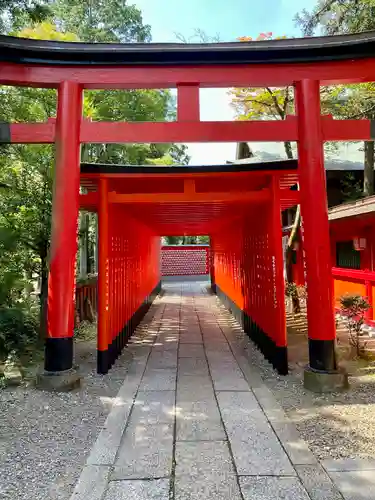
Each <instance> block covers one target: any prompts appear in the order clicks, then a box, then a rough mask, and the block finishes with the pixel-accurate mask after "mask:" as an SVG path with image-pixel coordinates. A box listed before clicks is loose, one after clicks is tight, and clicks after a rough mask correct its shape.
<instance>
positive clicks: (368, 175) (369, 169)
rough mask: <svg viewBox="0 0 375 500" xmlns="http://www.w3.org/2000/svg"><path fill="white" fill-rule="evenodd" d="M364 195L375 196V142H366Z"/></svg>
mask: <svg viewBox="0 0 375 500" xmlns="http://www.w3.org/2000/svg"><path fill="white" fill-rule="evenodd" d="M363 194H364V196H371V195H373V194H374V142H373V141H369V142H365V165H364V170H363Z"/></svg>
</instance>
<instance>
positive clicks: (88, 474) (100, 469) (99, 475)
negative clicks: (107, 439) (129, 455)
mask: <svg viewBox="0 0 375 500" xmlns="http://www.w3.org/2000/svg"><path fill="white" fill-rule="evenodd" d="M109 472H110V468H109V467H108V466H103V465H86V466H85V467H84V469H83V471H82V474H81V477H80V478H79V481H78V483H77V485H76V487H75V488H74V491H73V495H72V500H73V499H74V500H88V499H90V500H102V498H103V494H104V492H105V490H106V488H107V483H108V478H109ZM93 478H95V481H93Z"/></svg>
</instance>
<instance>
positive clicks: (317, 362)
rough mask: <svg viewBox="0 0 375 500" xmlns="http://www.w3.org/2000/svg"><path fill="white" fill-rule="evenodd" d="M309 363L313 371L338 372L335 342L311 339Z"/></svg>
mask: <svg viewBox="0 0 375 500" xmlns="http://www.w3.org/2000/svg"><path fill="white" fill-rule="evenodd" d="M309 362H310V367H311V368H312V369H313V370H319V371H325V372H333V371H336V370H337V364H336V351H335V341H334V340H314V339H309Z"/></svg>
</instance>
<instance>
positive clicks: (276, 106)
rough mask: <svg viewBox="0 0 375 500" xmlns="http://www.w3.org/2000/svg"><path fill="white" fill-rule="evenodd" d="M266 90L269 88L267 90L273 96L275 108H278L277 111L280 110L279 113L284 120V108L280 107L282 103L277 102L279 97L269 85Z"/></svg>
mask: <svg viewBox="0 0 375 500" xmlns="http://www.w3.org/2000/svg"><path fill="white" fill-rule="evenodd" d="M266 90H267V92H268V93H269V94H270V96H271V98H272V100H273V103H274V105H275V108H276V110H277V112H278V114H279V116H280V118H281V119H282V120H284V118H285V114H284V113H283V110H282V108H281V107H280V104H279V103H278V102H277V97H276V96H275V94H274V93H273V92H272V90H271V89H270V88H269V87H266Z"/></svg>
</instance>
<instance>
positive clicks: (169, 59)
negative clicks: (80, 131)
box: [0, 31, 375, 66]
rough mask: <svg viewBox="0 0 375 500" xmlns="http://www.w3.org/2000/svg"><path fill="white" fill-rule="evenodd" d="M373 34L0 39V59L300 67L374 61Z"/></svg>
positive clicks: (51, 62)
mask: <svg viewBox="0 0 375 500" xmlns="http://www.w3.org/2000/svg"><path fill="white" fill-rule="evenodd" d="M374 54H375V31H369V32H365V33H359V34H354V35H338V36H327V37H312V38H292V39H280V40H265V41H255V42H229V43H208V44H190V43H189V44H183V43H181V44H180V43H132V44H116V43H80V42H58V41H50V40H30V39H26V38H16V37H10V36H4V35H1V36H0V61H3V62H5V61H6V62H13V63H23V64H43V65H79V66H95V65H101V66H103V65H105V66H116V65H151V66H153V65H193V64H194V65H199V64H259V63H301V62H314V61H316V60H320V61H322V60H328V61H334V60H341V59H355V58H364V57H372V56H374Z"/></svg>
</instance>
